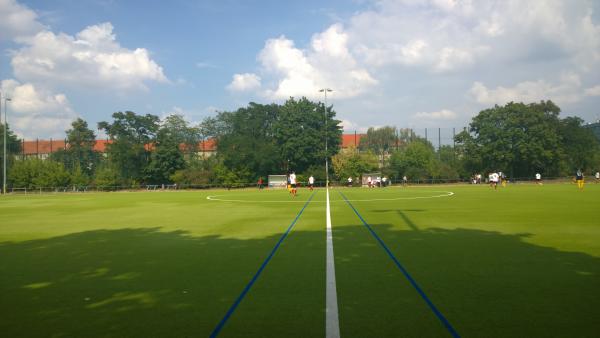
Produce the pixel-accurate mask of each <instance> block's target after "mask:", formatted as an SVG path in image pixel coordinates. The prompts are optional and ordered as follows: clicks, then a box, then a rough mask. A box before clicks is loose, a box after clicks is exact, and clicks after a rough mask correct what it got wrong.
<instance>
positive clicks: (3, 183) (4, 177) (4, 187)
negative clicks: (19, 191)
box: [2, 97, 10, 195]
mask: <svg viewBox="0 0 600 338" xmlns="http://www.w3.org/2000/svg"><path fill="white" fill-rule="evenodd" d="M8 101H10V99H9V98H8V97H6V98H4V133H3V134H4V157H3V158H2V160H3V162H4V171H3V173H4V175H3V176H2V193H3V194H4V195H6V134H8V128H7V124H6V114H8V113H7V112H6V109H7V108H6V107H7V102H8Z"/></svg>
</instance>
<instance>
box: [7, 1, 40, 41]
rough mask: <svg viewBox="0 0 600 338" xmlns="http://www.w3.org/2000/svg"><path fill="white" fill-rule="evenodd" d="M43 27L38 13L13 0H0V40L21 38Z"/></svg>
mask: <svg viewBox="0 0 600 338" xmlns="http://www.w3.org/2000/svg"><path fill="white" fill-rule="evenodd" d="M42 29H44V25H42V24H41V23H39V22H38V15H37V14H36V13H35V12H34V11H32V10H31V9H29V8H27V6H24V5H21V4H19V3H17V2H16V1H15V0H0V32H2V34H1V35H0V41H2V40H22V39H25V38H27V37H29V36H32V35H34V34H35V33H37V32H39V31H41V30H42Z"/></svg>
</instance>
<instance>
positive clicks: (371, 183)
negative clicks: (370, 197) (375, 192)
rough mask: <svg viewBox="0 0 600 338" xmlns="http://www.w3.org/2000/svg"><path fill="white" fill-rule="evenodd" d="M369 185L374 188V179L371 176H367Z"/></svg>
mask: <svg viewBox="0 0 600 338" xmlns="http://www.w3.org/2000/svg"><path fill="white" fill-rule="evenodd" d="M367 185H368V186H369V188H373V179H372V178H371V176H369V177H367Z"/></svg>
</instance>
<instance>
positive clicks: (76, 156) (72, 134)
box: [51, 118, 101, 177]
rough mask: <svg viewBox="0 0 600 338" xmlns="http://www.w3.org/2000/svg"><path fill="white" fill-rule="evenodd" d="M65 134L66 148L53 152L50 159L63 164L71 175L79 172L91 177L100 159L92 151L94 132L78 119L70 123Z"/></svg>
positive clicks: (94, 141) (96, 153)
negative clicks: (69, 127)
mask: <svg viewBox="0 0 600 338" xmlns="http://www.w3.org/2000/svg"><path fill="white" fill-rule="evenodd" d="M66 134H67V139H66V141H67V144H66V148H65V149H60V150H58V151H56V152H54V153H53V154H52V155H51V159H53V160H55V161H57V162H61V163H63V164H64V166H65V168H66V169H67V170H69V171H71V172H72V173H75V171H76V170H80V171H81V173H82V174H83V175H86V176H88V177H91V176H93V174H94V170H95V169H96V167H97V166H98V163H99V162H100V159H101V155H100V154H99V153H98V152H96V151H94V145H95V144H96V135H95V134H94V131H92V130H91V129H89V128H88V124H87V122H86V121H84V120H82V119H81V118H78V119H77V120H75V121H73V123H71V129H69V130H67V131H66Z"/></svg>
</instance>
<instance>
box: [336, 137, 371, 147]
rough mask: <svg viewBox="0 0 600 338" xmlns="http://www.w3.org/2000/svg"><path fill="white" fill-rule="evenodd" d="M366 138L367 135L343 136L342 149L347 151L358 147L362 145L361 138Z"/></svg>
mask: <svg viewBox="0 0 600 338" xmlns="http://www.w3.org/2000/svg"><path fill="white" fill-rule="evenodd" d="M363 136H366V134H342V144H341V148H342V149H346V148H348V147H351V146H353V147H356V148H358V145H359V144H360V138H361V137H363Z"/></svg>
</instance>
